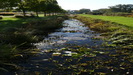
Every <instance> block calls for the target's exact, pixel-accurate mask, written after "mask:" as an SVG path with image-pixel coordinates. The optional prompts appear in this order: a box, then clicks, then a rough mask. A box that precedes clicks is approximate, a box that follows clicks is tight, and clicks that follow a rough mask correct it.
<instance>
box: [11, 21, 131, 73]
mask: <svg viewBox="0 0 133 75" xmlns="http://www.w3.org/2000/svg"><path fill="white" fill-rule="evenodd" d="M62 24H63V28H61V29H57V30H56V31H55V32H53V33H49V34H48V36H44V40H43V41H41V42H39V43H35V44H34V45H35V46H36V47H37V49H39V52H38V53H37V54H36V55H35V56H32V57H29V58H28V59H27V60H25V61H23V62H22V61H21V62H17V65H19V66H20V67H21V70H19V71H15V72H12V73H13V74H18V75H48V74H49V75H77V74H80V75H88V74H92V75H93V74H99V75H100V74H130V72H132V70H131V68H132V65H131V64H132V63H129V64H127V65H125V63H126V62H127V63H128V61H127V60H125V59H124V57H125V56H126V54H125V55H124V54H123V55H119V54H118V53H119V52H118V51H117V50H116V47H110V46H105V44H110V42H106V41H104V40H103V39H101V38H99V37H101V36H100V33H98V32H95V31H92V30H90V29H89V27H88V26H86V25H85V24H83V23H82V22H80V21H79V20H76V19H69V20H65V21H64V22H63V23H62ZM125 61H126V62H125ZM129 66H130V69H129Z"/></svg>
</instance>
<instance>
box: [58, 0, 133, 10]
mask: <svg viewBox="0 0 133 75" xmlns="http://www.w3.org/2000/svg"><path fill="white" fill-rule="evenodd" d="M57 1H58V3H59V5H60V6H61V7H62V8H63V9H65V10H79V9H82V8H86V9H91V10H97V9H101V8H108V7H109V6H114V5H117V4H133V0H57Z"/></svg>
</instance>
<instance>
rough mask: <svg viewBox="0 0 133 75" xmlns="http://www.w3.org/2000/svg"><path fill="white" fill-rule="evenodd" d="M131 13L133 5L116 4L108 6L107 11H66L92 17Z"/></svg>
mask: <svg viewBox="0 0 133 75" xmlns="http://www.w3.org/2000/svg"><path fill="white" fill-rule="evenodd" d="M132 12H133V4H118V5H115V6H109V8H107V9H98V10H90V9H80V10H68V13H70V14H93V15H102V14H110V13H132Z"/></svg>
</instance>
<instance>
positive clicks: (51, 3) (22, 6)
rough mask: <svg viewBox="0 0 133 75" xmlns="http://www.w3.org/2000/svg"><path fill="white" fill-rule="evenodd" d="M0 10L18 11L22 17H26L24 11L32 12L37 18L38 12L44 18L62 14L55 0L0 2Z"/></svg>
mask: <svg viewBox="0 0 133 75" xmlns="http://www.w3.org/2000/svg"><path fill="white" fill-rule="evenodd" d="M0 9H3V10H7V11H10V10H14V9H15V10H19V11H22V12H23V16H26V11H34V12H36V15H37V16H38V12H43V13H44V16H46V14H50V13H52V14H55V13H58V12H64V10H63V9H62V8H61V7H60V6H59V5H58V2H57V1H56V0H0Z"/></svg>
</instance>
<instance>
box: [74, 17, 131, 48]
mask: <svg viewBox="0 0 133 75" xmlns="http://www.w3.org/2000/svg"><path fill="white" fill-rule="evenodd" d="M89 16H93V15H77V16H75V17H74V18H76V19H78V20H80V21H82V22H83V23H85V24H86V25H87V26H89V28H90V29H92V30H94V31H97V32H100V33H101V36H104V37H105V38H106V39H107V40H108V41H111V42H112V44H115V45H117V46H121V48H126V49H133V40H132V39H133V30H132V29H133V28H132V27H130V29H129V27H128V28H127V27H125V26H123V25H121V24H119V23H114V22H111V21H109V20H108V21H107V20H106V21H105V20H103V19H100V18H98V17H96V16H95V15H94V16H93V17H95V18H92V17H89ZM101 17H102V16H101ZM103 17H104V16H103ZM105 17H110V16H105ZM125 18H126V17H125ZM104 19H105V18H104ZM117 19H118V18H117ZM126 21H127V20H126Z"/></svg>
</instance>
